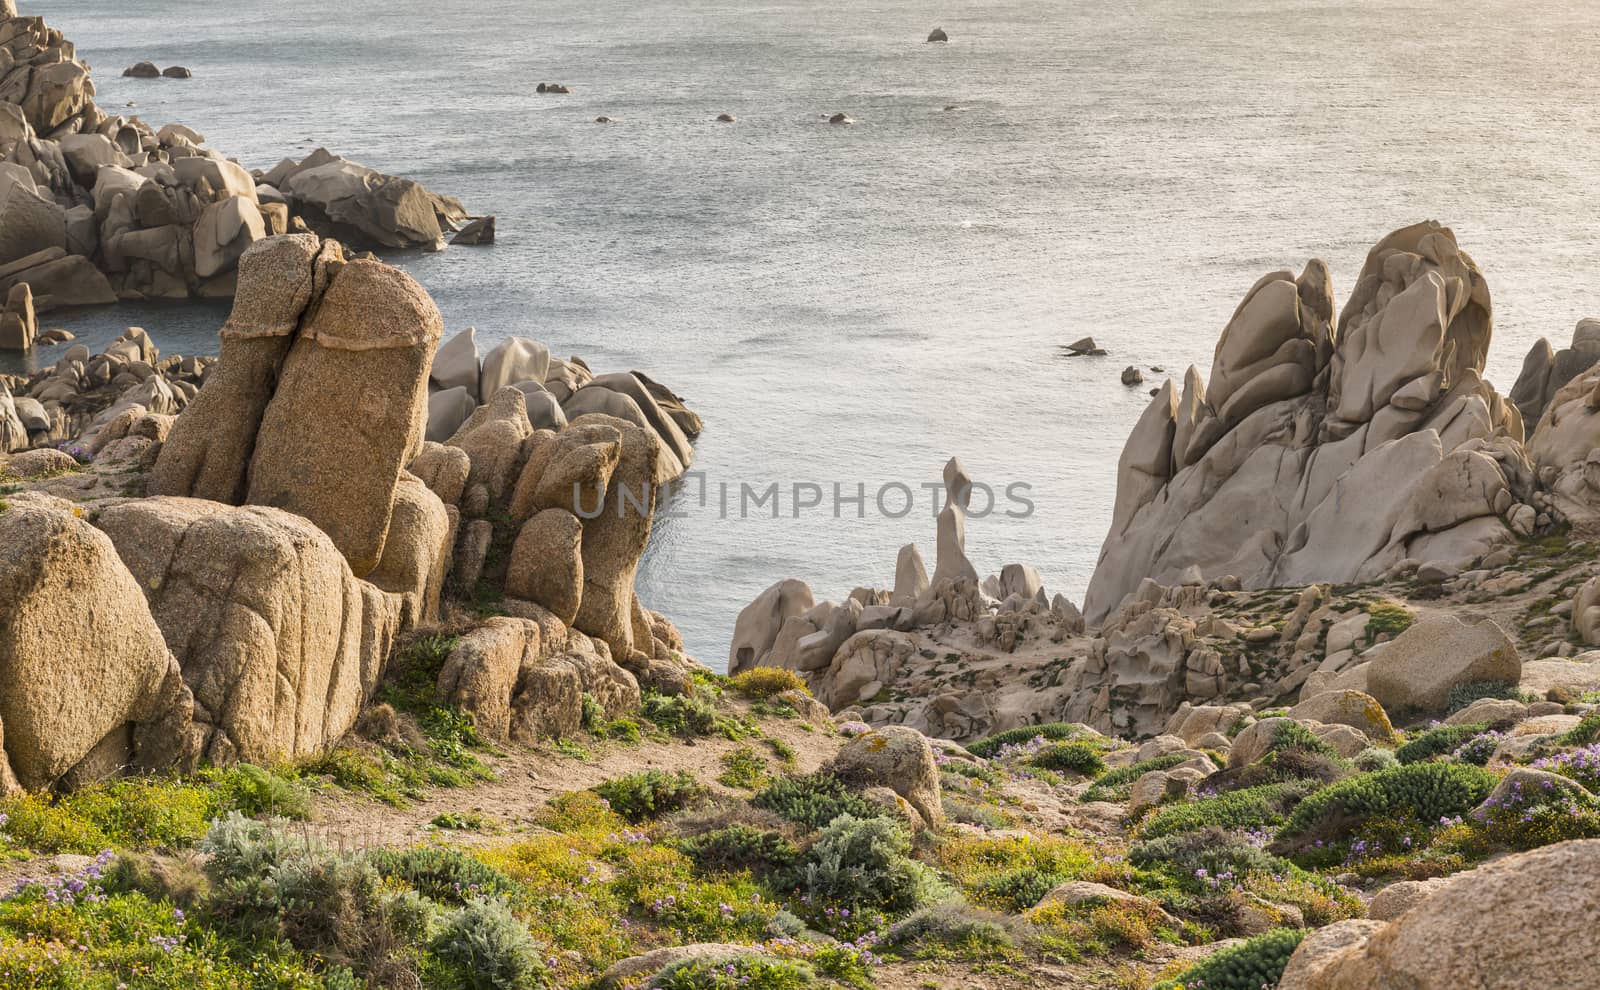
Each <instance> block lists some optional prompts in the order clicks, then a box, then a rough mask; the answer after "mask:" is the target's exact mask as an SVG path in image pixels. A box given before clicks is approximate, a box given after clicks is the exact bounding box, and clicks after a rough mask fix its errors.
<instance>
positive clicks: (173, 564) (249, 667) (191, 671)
mask: <svg viewBox="0 0 1600 990" xmlns="http://www.w3.org/2000/svg"><path fill="white" fill-rule="evenodd" d="M99 525H100V527H101V528H102V529H103V530H104V531H105V533H106V534H107V535H108V536H109V537H110V538H111V542H112V543H113V544H115V546H116V552H117V554H119V555H120V556H121V558H122V560H123V561H125V562H126V563H127V566H128V569H129V570H130V571H132V573H133V576H134V578H136V579H137V581H138V584H137V588H138V589H139V590H140V591H142V592H143V597H145V598H147V599H148V601H149V612H150V614H153V615H154V617H155V621H156V623H157V624H158V625H159V626H160V633H161V635H162V636H163V637H165V641H166V644H167V646H168V647H170V648H171V649H172V651H173V652H174V653H175V654H177V656H178V663H179V665H181V667H182V669H183V679H184V681H186V682H187V684H188V685H189V688H190V689H192V691H193V693H194V701H195V719H196V721H197V722H198V723H199V724H200V725H201V726H203V727H204V728H205V730H206V743H205V755H206V757H207V758H208V759H210V760H213V761H216V762H229V761H232V760H235V759H243V760H252V761H257V762H261V761H270V760H273V759H281V758H294V757H301V756H309V755H314V754H317V753H320V752H323V751H324V750H326V749H327V748H329V747H330V746H332V744H333V743H334V742H336V741H337V740H338V739H339V737H340V736H342V735H343V734H344V733H345V732H346V731H348V730H349V728H350V727H351V726H352V725H354V724H355V720H356V716H357V714H358V713H359V711H360V708H361V705H362V704H363V703H364V702H365V701H366V700H367V698H368V697H369V696H370V694H371V692H372V690H373V689H374V688H375V687H376V685H377V680H378V677H379V675H380V674H381V672H382V669H383V664H384V662H385V661H386V659H387V658H388V655H389V650H390V647H391V646H392V644H393V640H394V636H395V634H396V633H397V632H398V631H399V629H400V627H401V624H400V613H401V604H402V603H401V601H400V600H399V596H395V595H389V594H386V593H384V592H383V591H381V590H380V589H378V588H377V587H375V586H373V585H371V584H368V583H367V582H365V581H360V580H357V579H356V578H355V576H354V575H353V574H352V573H351V571H350V567H349V565H348V564H347V563H346V562H345V559H344V557H343V556H342V555H341V554H340V553H339V551H338V550H337V548H336V547H335V546H334V544H333V543H332V541H331V540H330V539H329V537H328V536H327V535H326V534H325V533H323V532H322V531H321V530H319V529H318V528H317V527H316V526H314V525H312V524H311V523H310V522H308V521H306V520H305V519H303V518H301V517H299V516H295V515H291V514H289V513H287V512H282V511H279V510H277V509H271V508H263V507H257V506H245V507H238V508H235V507H231V506H225V505H222V504H220V503H217V502H205V501H200V500H198V499H180V498H162V497H158V498H149V499H140V500H136V501H131V502H127V503H125V504H123V505H118V506H114V507H112V508H110V509H107V510H106V511H105V512H104V513H102V515H101V517H100V520H99Z"/></svg>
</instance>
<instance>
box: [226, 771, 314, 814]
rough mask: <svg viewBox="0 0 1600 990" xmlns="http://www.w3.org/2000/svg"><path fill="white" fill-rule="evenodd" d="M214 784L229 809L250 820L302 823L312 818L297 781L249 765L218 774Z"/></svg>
mask: <svg viewBox="0 0 1600 990" xmlns="http://www.w3.org/2000/svg"><path fill="white" fill-rule="evenodd" d="M213 780H214V782H215V786H216V787H217V789H218V791H219V792H220V793H221V795H222V798H223V801H224V802H225V803H226V804H227V806H228V807H230V808H232V809H234V810H236V811H239V812H242V813H243V814H246V815H249V816H250V817H252V818H257V817H260V816H263V815H265V816H268V817H274V818H289V819H293V820H296V821H302V820H304V819H305V818H307V817H308V816H309V815H310V814H311V795H310V793H309V792H308V791H307V790H306V788H305V786H304V785H303V784H301V783H299V782H298V781H294V780H289V779H288V778H286V777H280V776H279V775H277V774H275V773H273V772H272V771H271V770H267V769H265V768H263V767H258V766H255V765H254V764H250V763H241V764H239V765H238V766H235V767H231V768H229V769H227V770H224V771H220V772H218V773H217V774H216V775H215V776H214V777H213Z"/></svg>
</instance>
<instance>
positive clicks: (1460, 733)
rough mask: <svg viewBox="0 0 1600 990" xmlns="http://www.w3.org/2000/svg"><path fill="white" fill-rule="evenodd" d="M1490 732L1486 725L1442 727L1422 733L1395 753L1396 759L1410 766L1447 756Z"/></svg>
mask: <svg viewBox="0 0 1600 990" xmlns="http://www.w3.org/2000/svg"><path fill="white" fill-rule="evenodd" d="M1487 731H1489V726H1488V725H1486V724H1484V723H1474V724H1472V725H1441V726H1438V727H1437V728H1433V729H1429V730H1427V731H1426V732H1420V733H1418V734H1417V735H1416V737H1415V738H1413V739H1411V740H1410V741H1409V742H1407V743H1406V744H1405V745H1404V746H1401V747H1400V748H1399V749H1397V750H1395V751H1394V755H1395V758H1396V759H1397V760H1399V761H1400V762H1401V763H1403V764H1406V765H1410V764H1412V763H1421V762H1422V761H1423V760H1431V759H1433V758H1434V757H1436V756H1447V755H1449V754H1450V753H1454V752H1455V751H1456V750H1457V749H1460V748H1461V746H1462V744H1463V743H1465V742H1467V741H1468V740H1470V739H1471V738H1472V737H1473V736H1477V735H1481V734H1482V733H1484V732H1487Z"/></svg>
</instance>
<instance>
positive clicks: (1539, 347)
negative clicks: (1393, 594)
mask: <svg viewBox="0 0 1600 990" xmlns="http://www.w3.org/2000/svg"><path fill="white" fill-rule="evenodd" d="M1597 361H1600V320H1594V319H1585V320H1579V321H1578V326H1577V329H1575V330H1573V331H1572V346H1570V347H1563V348H1562V349H1561V350H1559V351H1553V350H1551V348H1550V342H1549V341H1548V340H1546V339H1544V338H1543V337H1540V338H1539V342H1538V343H1536V344H1534V345H1533V347H1532V349H1530V350H1529V351H1528V356H1527V357H1526V358H1525V359H1523V362H1522V373H1521V374H1520V375H1518V376H1517V383H1516V384H1515V385H1513V386H1512V387H1511V396H1510V397H1511V401H1512V402H1513V403H1515V404H1516V407H1517V411H1518V412H1520V413H1521V414H1522V422H1523V423H1524V424H1526V425H1527V427H1528V428H1529V429H1532V427H1533V425H1534V424H1536V423H1538V422H1539V420H1540V419H1542V418H1544V413H1545V410H1546V409H1548V408H1550V402H1551V400H1552V399H1554V398H1555V395H1556V393H1557V392H1559V391H1560V390H1561V388H1562V387H1563V386H1564V385H1566V384H1567V383H1568V382H1570V381H1572V380H1573V379H1574V378H1576V377H1578V376H1579V375H1581V374H1583V373H1584V372H1585V371H1588V370H1589V369H1590V368H1592V367H1594V365H1595V362H1597Z"/></svg>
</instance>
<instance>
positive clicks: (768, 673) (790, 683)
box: [728, 667, 811, 698]
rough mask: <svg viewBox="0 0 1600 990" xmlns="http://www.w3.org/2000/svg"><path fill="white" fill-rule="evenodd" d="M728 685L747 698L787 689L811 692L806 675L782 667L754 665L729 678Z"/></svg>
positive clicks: (767, 696)
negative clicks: (807, 685)
mask: <svg viewBox="0 0 1600 990" xmlns="http://www.w3.org/2000/svg"><path fill="white" fill-rule="evenodd" d="M728 687H730V688H732V689H733V691H734V693H735V694H741V695H743V696H745V697H746V698H770V697H772V696H773V695H777V694H782V693H783V692H785V691H801V692H804V693H806V694H810V693H811V690H810V688H808V687H806V680H805V678H804V677H801V676H800V675H799V674H797V673H795V672H794V671H792V670H785V669H783V668H781V667H752V668H750V669H749V670H744V671H740V672H739V673H737V674H734V675H733V676H732V677H730V678H728Z"/></svg>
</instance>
